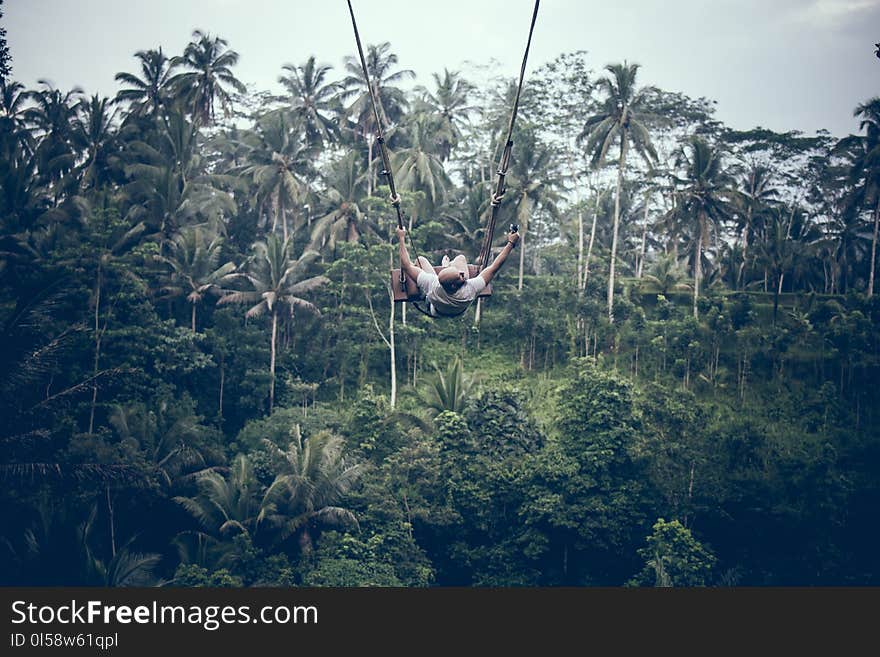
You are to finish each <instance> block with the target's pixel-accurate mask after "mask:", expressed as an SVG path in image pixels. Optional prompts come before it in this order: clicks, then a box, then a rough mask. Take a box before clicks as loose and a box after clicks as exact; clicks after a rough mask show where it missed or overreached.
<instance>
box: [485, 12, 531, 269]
mask: <svg viewBox="0 0 880 657" xmlns="http://www.w3.org/2000/svg"><path fill="white" fill-rule="evenodd" d="M540 3H541V0H535V10H534V11H533V12H532V24H531V25H530V26H529V38H528V40H527V41H526V50H525V53H524V54H523V60H522V66H521V67H520V70H519V86H518V87H517V89H516V98H515V99H514V101H513V110H512V111H511V113H510V123H509V124H508V126H507V139H506V141H505V143H504V151H503V152H502V153H501V160H500V163H499V165H498V181H497V183H496V185H495V191H494V192H492V199H491V202H490V205H491V212H490V216H489V226H488V228H487V229H486V236H485V238H484V239H483V247H482V249H480V255H479V257H478V258H477V262H478V266H479V269H478V271H482V270H483V269H484V268H485V267H486V265H487V264H489V255H490V253H491V251H492V240H493V239H494V237H495V222H496V220H497V218H498V206H499V205H501V201H502V200H503V199H504V193H505V192H506V191H507V187H506V181H505V177H506V176H507V167H508V166H509V165H510V152H511V149H512V148H513V124H514V122H515V121H516V114H517V111H518V110H519V97H520V94H521V93H522V88H523V81H524V80H525V75H526V62H527V61H528V58H529V47H530V46H531V45H532V33H533V32H534V31H535V21H536V20H537V18H538V6H539V5H540Z"/></svg>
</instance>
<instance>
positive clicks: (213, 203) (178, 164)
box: [119, 111, 236, 248]
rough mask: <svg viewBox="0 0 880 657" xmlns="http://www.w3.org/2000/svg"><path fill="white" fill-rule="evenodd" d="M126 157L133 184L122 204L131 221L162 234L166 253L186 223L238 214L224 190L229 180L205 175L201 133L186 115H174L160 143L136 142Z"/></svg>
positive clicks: (124, 189) (127, 186)
mask: <svg viewBox="0 0 880 657" xmlns="http://www.w3.org/2000/svg"><path fill="white" fill-rule="evenodd" d="M124 153H125V155H126V158H127V160H128V163H127V164H126V165H125V173H126V176H127V177H128V182H127V183H126V184H125V185H124V186H123V187H122V189H121V190H120V195H119V199H120V201H122V208H123V210H124V211H125V213H126V218H127V219H129V220H130V221H133V222H135V221H143V222H144V223H146V224H148V225H149V226H151V228H152V229H153V230H155V231H158V232H159V233H160V235H161V237H162V238H163V241H162V242H161V244H162V246H163V248H164V245H165V244H167V241H168V240H169V239H170V237H171V236H172V235H173V234H174V233H175V232H176V231H177V230H179V228H180V227H181V226H183V225H185V224H186V223H187V222H191V221H192V220H194V219H199V220H206V219H207V220H214V219H219V218H221V217H222V216H223V215H231V214H232V213H234V212H235V210H236V204H235V201H234V200H233V198H232V196H231V195H230V194H228V193H226V192H225V191H223V189H222V188H223V187H224V186H226V185H227V184H229V182H230V181H229V179H228V178H227V177H224V176H220V175H212V174H205V173H203V171H202V163H201V161H200V159H199V156H198V133H197V132H196V131H195V130H194V126H193V125H192V124H191V123H189V122H188V121H187V120H186V119H185V118H184V117H183V115H182V114H180V113H177V112H173V111H172V112H170V113H169V115H168V120H167V122H166V123H164V124H163V130H162V131H160V133H159V134H158V135H157V137H156V141H155V143H147V142H143V141H136V142H132V143H130V144H128V145H127V147H126V149H125V151H124Z"/></svg>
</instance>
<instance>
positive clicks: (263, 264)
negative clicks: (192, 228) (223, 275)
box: [218, 235, 329, 413]
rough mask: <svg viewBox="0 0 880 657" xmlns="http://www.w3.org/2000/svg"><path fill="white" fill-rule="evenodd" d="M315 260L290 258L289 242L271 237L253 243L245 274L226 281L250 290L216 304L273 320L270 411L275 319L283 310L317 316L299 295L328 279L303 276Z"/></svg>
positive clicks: (310, 256)
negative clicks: (243, 307) (231, 305)
mask: <svg viewBox="0 0 880 657" xmlns="http://www.w3.org/2000/svg"><path fill="white" fill-rule="evenodd" d="M317 257H318V254H317V253H316V252H314V251H307V252H305V253H303V254H302V256H300V257H299V258H298V259H296V260H293V259H292V258H291V255H290V242H289V241H288V240H285V241H283V242H282V241H281V240H280V239H278V236H277V235H270V236H269V237H268V238H267V240H266V241H265V242H257V243H256V244H254V255H253V257H252V260H251V263H250V269H249V271H248V272H247V273H240V274H230V276H229V277H228V278H229V280H240V281H242V282H244V283H245V284H247V285H249V286H250V288H251V289H249V290H242V291H229V292H228V293H227V294H226V295H225V296H223V297H222V298H221V299H220V301H219V302H218V303H221V304H225V303H236V304H238V303H241V304H247V305H249V306H250V308H249V309H248V310H247V313H246V317H259V316H260V315H263V314H264V313H266V312H268V313H270V314H271V317H272V332H271V338H270V340H271V342H270V360H269V412H270V413H271V412H272V409H273V407H274V405H275V346H276V343H277V338H278V319H279V317H280V313H281V311H282V310H286V311H287V312H288V313H289V316H290V317H293V315H294V312H295V311H296V310H297V309H299V310H305V311H307V312H310V313H312V314H315V315H320V314H321V313H320V311H319V310H318V308H317V307H316V306H315V305H314V304H313V303H311V302H310V301H307V300H305V299H303V298H302V297H301V296H300V295H302V294H306V293H308V292H311V291H313V290H315V289H316V288H318V287H319V286H321V285H324V284H325V283H328V282H329V280H328V279H327V278H326V277H324V276H312V277H308V278H307V277H306V272H307V270H308V267H309V265H310V264H311V263H312V262H313V261H314V260H315V259H316V258H317Z"/></svg>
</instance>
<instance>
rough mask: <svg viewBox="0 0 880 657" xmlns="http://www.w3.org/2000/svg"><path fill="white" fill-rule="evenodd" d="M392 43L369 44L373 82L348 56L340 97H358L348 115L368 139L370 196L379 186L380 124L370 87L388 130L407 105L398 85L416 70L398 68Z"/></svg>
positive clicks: (368, 60) (349, 108) (368, 189)
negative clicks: (377, 148) (376, 170)
mask: <svg viewBox="0 0 880 657" xmlns="http://www.w3.org/2000/svg"><path fill="white" fill-rule="evenodd" d="M390 50H391V44H390V43H388V42H387V41H386V42H384V43H380V44H379V45H377V46H376V45H368V46H367V53H366V56H365V57H364V59H365V61H366V64H367V73H368V74H369V76H370V82H369V84H368V82H367V80H365V79H364V73H363V70H362V68H361V64H360V61H359V60H358V59H357V58H355V57H352V56H348V57H346V58H345V70H346V71H348V73H349V75H348V76H347V77H346V78H345V79H344V80H343V81H342V89H343V91H342V92H340V94H339V98H340V100H342V101H345V100H348V99H351V98H354V100H353V101H352V103H351V105H349V107H348V108H347V109H346V113H347V115H348V116H350V117H352V118H353V119H354V122H355V125H356V130H357V133H358V135H359V136H360V137H362V138H363V139H364V141H366V142H367V149H368V155H367V196H372V195H373V189H374V188H375V187H376V184H375V175H374V171H373V156H374V146H375V142H376V136H377V135H378V129H379V127H380V126H376V125H375V121H376V119H375V117H374V116H373V109H372V107H371V105H370V88H371V87H372V90H373V96H374V97H375V98H376V104H377V108H376V109H377V111H378V113H379V120H380V121H381V122H382V126H381V128H382V130H383V132H385V133H387V132H388V131H389V129H390V127H391V126H392V125H393V124H395V123H397V121H398V120H399V119H400V117H401V116H402V114H403V111H404V109H405V108H406V107H407V100H406V94H405V93H404V92H403V90H402V89H400V88H398V87H396V86H395V85H396V84H397V83H399V82H402V81H403V80H405V79H407V78H414V77H415V72H413V71H411V70H410V69H403V70H400V71H394V72H392V70H393V69H394V67H395V66H396V65H397V55H395V54H394V53H392V52H390Z"/></svg>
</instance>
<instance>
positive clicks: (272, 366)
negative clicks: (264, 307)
mask: <svg viewBox="0 0 880 657" xmlns="http://www.w3.org/2000/svg"><path fill="white" fill-rule="evenodd" d="M277 337H278V308H277V307H276V308H275V309H274V310H273V311H272V346H271V349H270V356H269V413H271V412H272V408H273V407H274V406H275V342H276V338H277Z"/></svg>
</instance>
